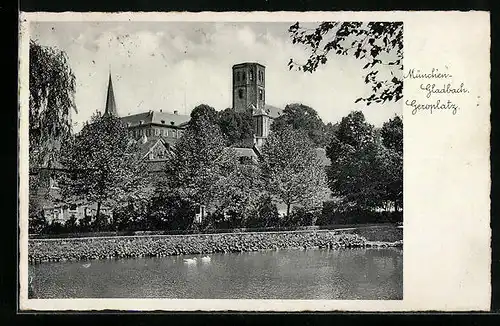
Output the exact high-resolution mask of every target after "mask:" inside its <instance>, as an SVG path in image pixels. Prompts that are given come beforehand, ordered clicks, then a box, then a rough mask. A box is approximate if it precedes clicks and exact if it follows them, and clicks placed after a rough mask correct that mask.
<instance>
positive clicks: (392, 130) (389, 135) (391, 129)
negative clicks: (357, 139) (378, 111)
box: [381, 116, 403, 212]
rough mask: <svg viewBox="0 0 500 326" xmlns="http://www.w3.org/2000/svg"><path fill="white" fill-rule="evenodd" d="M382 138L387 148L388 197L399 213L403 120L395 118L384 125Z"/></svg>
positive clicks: (401, 204)
mask: <svg viewBox="0 0 500 326" xmlns="http://www.w3.org/2000/svg"><path fill="white" fill-rule="evenodd" d="M381 136H382V143H383V144H384V147H385V148H386V150H385V152H384V155H385V157H384V160H383V161H384V163H385V170H386V174H385V175H386V177H387V195H388V199H389V200H391V201H392V202H393V205H394V209H395V210H396V212H397V211H399V209H400V208H403V120H402V119H401V118H400V117H399V116H395V117H394V118H393V119H391V120H389V121H388V122H386V123H384V125H383V126H382V129H381Z"/></svg>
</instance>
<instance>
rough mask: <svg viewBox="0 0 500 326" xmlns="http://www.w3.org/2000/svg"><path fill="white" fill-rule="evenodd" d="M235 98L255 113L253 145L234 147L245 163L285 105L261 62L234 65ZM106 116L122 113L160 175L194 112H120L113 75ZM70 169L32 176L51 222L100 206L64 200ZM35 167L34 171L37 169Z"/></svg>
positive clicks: (236, 106) (237, 105)
mask: <svg viewBox="0 0 500 326" xmlns="http://www.w3.org/2000/svg"><path fill="white" fill-rule="evenodd" d="M232 70H233V71H232V80H233V83H232V102H233V110H235V111H237V112H250V113H251V114H252V118H253V127H254V138H253V145H254V146H253V147H252V148H235V151H236V153H237V157H238V159H239V161H240V162H241V163H242V164H253V163H256V162H257V160H258V157H259V155H260V154H259V149H260V147H261V146H262V145H263V143H264V142H265V140H266V138H267V137H268V136H269V132H270V127H271V124H272V121H273V119H275V118H277V117H278V116H280V114H281V109H279V108H277V107H275V106H271V105H268V104H266V87H265V85H266V72H265V70H266V67H265V66H264V65H262V64H259V63H255V62H253V63H252V62H249V63H240V64H236V65H234V66H233V67H232ZM103 115H104V116H114V117H119V118H120V119H121V120H122V121H123V122H124V123H125V124H126V125H127V129H128V131H129V132H130V135H131V136H132V138H133V139H134V140H136V141H137V144H138V145H139V150H140V151H141V157H142V159H143V160H144V161H145V163H147V164H146V165H147V167H148V171H149V172H150V173H151V174H153V175H155V174H161V173H163V172H164V167H165V163H166V161H167V160H168V159H169V158H170V157H171V155H172V149H173V147H174V146H175V144H176V143H177V140H178V139H179V138H180V137H182V135H183V133H184V131H185V129H186V128H187V126H188V125H189V120H190V116H189V115H185V114H184V115H183V114H179V112H178V111H177V110H173V111H172V112H167V111H163V110H162V109H159V110H148V111H146V112H141V113H137V114H129V115H126V116H120V114H119V112H118V105H117V102H116V99H115V95H114V89H113V81H112V77H111V73H110V74H109V80H108V87H107V93H106V106H105V110H104V114H103ZM64 170H65V168H64V167H60V168H58V169H54V168H41V169H38V170H37V172H33V173H31V174H30V178H33V179H34V180H35V179H37V180H39V181H40V180H41V181H42V182H38V186H37V189H35V190H34V191H33V193H32V194H30V202H31V201H35V202H36V204H37V205H39V206H41V207H42V208H43V212H44V215H45V216H46V218H47V220H48V221H49V222H51V221H58V222H60V223H64V222H65V221H67V220H68V219H69V218H70V217H71V216H75V217H77V219H81V218H83V217H87V216H94V215H95V213H96V207H94V206H95V205H92V204H86V203H83V202H78V203H65V202H64V201H62V199H61V196H60V194H59V192H60V191H59V188H58V186H57V175H58V174H60V173H64ZM33 171H35V170H33ZM101 210H102V212H103V213H104V214H107V215H108V214H109V216H112V212H111V210H108V208H107V207H102V209H101ZM205 214H206V211H205V208H204V207H203V206H200V209H199V211H198V213H197V214H196V216H195V219H196V221H198V222H201V221H202V219H203V218H204V216H205Z"/></svg>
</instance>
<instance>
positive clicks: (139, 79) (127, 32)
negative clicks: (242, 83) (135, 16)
mask: <svg viewBox="0 0 500 326" xmlns="http://www.w3.org/2000/svg"><path fill="white" fill-rule="evenodd" d="M288 26H289V24H287V23H271V24H262V23H37V24H33V25H32V28H31V32H32V36H33V37H35V38H37V39H38V40H39V42H40V43H41V44H44V45H50V46H57V47H59V48H60V49H62V50H64V51H65V52H66V53H67V54H68V57H69V62H70V65H71V67H72V69H73V71H74V73H75V76H76V79H77V93H76V102H77V105H78V108H79V113H78V115H75V116H74V120H75V121H77V122H79V124H80V125H82V123H83V122H84V121H86V120H88V119H89V118H90V116H91V115H92V113H93V112H95V111H96V110H101V111H102V110H103V107H104V104H105V97H106V86H107V80H108V73H109V69H110V67H111V71H112V74H113V85H114V88H115V96H116V101H117V105H118V111H119V114H121V115H127V114H132V113H137V112H141V111H144V110H150V109H160V108H162V109H163V110H164V111H168V110H170V111H173V110H178V111H179V112H186V113H187V114H189V113H190V111H191V109H192V108H194V106H196V105H198V104H201V103H206V104H209V105H212V106H213V107H215V108H216V109H218V110H222V109H225V108H227V107H230V106H231V100H232V97H231V96H232V95H231V94H232V91H231V83H232V80H231V67H232V66H233V65H234V64H236V63H240V62H246V61H252V62H255V61H256V62H260V63H262V64H264V65H265V66H266V101H267V102H268V103H269V104H272V105H276V106H281V107H284V106H285V105H286V104H287V103H294V102H301V103H304V104H307V105H309V106H311V107H313V108H314V109H316V110H317V111H318V113H319V114H320V116H321V117H322V119H323V120H324V121H326V122H328V121H331V122H335V121H338V120H340V119H341V118H342V117H343V116H345V115H347V114H348V113H349V111H351V110H352V109H363V111H364V112H365V115H366V117H367V119H368V121H370V122H372V123H375V124H380V123H382V122H383V121H386V120H387V119H388V118H390V117H392V116H393V115H394V113H398V114H401V112H402V103H391V104H388V105H387V104H386V105H383V106H382V105H379V106H370V107H368V108H364V107H363V104H360V103H358V104H355V103H354V101H355V100H356V99H357V98H359V97H361V96H365V95H366V94H367V92H369V91H370V90H369V88H368V87H367V86H366V85H365V84H364V82H363V79H364V78H363V71H362V69H361V68H362V66H363V65H364V63H363V62H361V61H359V60H356V59H354V58H351V57H347V56H335V55H332V56H330V57H329V61H328V63H327V64H326V65H323V66H320V67H319V68H318V70H317V71H316V72H315V73H313V74H309V73H304V72H298V71H294V70H292V71H290V70H289V69H288V67H287V63H288V61H289V60H290V58H294V59H296V60H298V61H299V62H300V61H302V62H304V61H305V60H306V59H307V52H306V51H305V50H304V48H303V47H301V46H298V45H293V44H292V43H291V42H290V39H289V36H288V32H287V29H288Z"/></svg>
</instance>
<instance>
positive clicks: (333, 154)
mask: <svg viewBox="0 0 500 326" xmlns="http://www.w3.org/2000/svg"><path fill="white" fill-rule="evenodd" d="M398 119H399V118H395V119H393V120H391V121H389V122H387V123H385V124H384V127H382V129H381V131H380V133H379V134H380V135H382V136H381V137H379V136H377V135H376V134H377V133H376V132H375V129H374V127H373V126H372V125H370V124H368V123H367V122H366V121H365V118H364V115H363V113H362V112H357V111H354V112H351V113H350V114H349V115H348V116H347V117H344V118H343V119H342V121H341V122H340V124H339V126H338V129H337V130H336V132H335V134H334V136H333V138H332V140H331V142H330V145H329V146H328V147H327V156H328V157H329V158H330V160H331V162H332V164H331V166H330V168H329V171H328V177H329V185H330V189H331V190H332V192H333V195H334V196H337V197H339V198H341V199H342V202H343V204H344V207H346V206H347V207H353V206H355V207H357V208H358V209H365V210H369V209H372V208H376V207H384V206H386V203H387V202H392V203H393V205H394V207H395V209H396V210H398V208H399V207H402V193H403V165H402V164H403V156H402V122H401V120H400V119H399V121H398ZM398 134H399V136H400V137H401V138H398ZM384 135H386V138H384ZM385 145H387V146H385ZM389 145H390V146H393V148H391V147H389ZM396 148H401V151H398V150H396Z"/></svg>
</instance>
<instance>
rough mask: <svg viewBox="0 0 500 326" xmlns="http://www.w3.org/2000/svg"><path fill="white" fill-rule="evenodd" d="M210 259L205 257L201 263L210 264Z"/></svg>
mask: <svg viewBox="0 0 500 326" xmlns="http://www.w3.org/2000/svg"><path fill="white" fill-rule="evenodd" d="M210 260H211V259H210V257H209V256H205V257H202V258H201V261H202V262H204V263H209V262H210Z"/></svg>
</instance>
